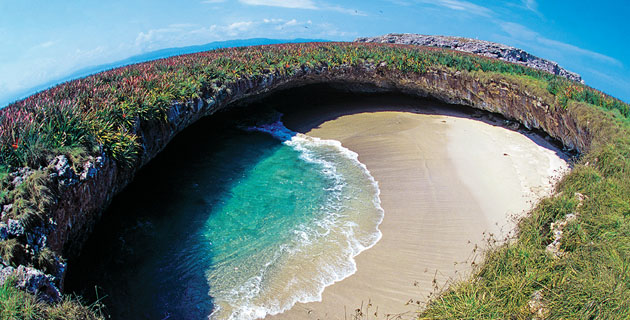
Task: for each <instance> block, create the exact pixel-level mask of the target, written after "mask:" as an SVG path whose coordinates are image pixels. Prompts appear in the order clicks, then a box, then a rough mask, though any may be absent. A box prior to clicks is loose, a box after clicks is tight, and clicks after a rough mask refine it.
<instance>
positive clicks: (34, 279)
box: [0, 264, 61, 302]
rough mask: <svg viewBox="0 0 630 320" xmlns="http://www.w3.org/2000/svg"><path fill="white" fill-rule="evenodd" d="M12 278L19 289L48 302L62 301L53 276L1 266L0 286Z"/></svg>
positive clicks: (29, 269)
mask: <svg viewBox="0 0 630 320" xmlns="http://www.w3.org/2000/svg"><path fill="white" fill-rule="evenodd" d="M9 278H12V279H13V280H14V281H15V286H16V287H17V288H18V289H22V290H25V291H26V292H29V293H31V294H34V295H36V296H37V297H38V298H39V299H42V300H43V301H46V302H58V301H60V300H61V292H60V291H59V289H58V288H57V286H56V285H55V280H56V279H55V278H54V277H53V276H51V275H47V274H44V273H43V272H41V271H39V270H37V269H35V268H30V267H25V266H18V267H17V268H13V267H5V266H4V265H2V264H0V286H1V285H4V283H5V281H7V280H9Z"/></svg>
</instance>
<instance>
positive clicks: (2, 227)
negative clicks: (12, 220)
mask: <svg viewBox="0 0 630 320" xmlns="http://www.w3.org/2000/svg"><path fill="white" fill-rule="evenodd" d="M8 238H9V230H8V228H7V225H6V223H0V241H4V240H7V239H8Z"/></svg>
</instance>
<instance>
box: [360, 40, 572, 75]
mask: <svg viewBox="0 0 630 320" xmlns="http://www.w3.org/2000/svg"><path fill="white" fill-rule="evenodd" d="M354 41H356V42H378V43H398V44H413V45H419V46H426V47H439V48H447V49H453V50H458V51H464V52H470V53H474V54H478V55H481V56H485V57H489V58H495V59H500V60H504V61H508V62H512V63H518V64H522V65H524V66H528V67H531V68H534V69H539V70H543V71H547V72H549V73H551V74H555V75H558V76H562V77H565V78H567V79H569V80H573V81H578V82H582V83H584V81H583V80H582V77H581V76H580V75H579V74H577V73H575V72H571V71H569V70H566V69H564V68H562V67H560V66H559V65H558V64H557V63H556V62H553V61H549V60H546V59H542V58H539V57H536V56H534V55H532V54H530V53H528V52H526V51H523V50H521V49H518V48H514V47H510V46H506V45H504V44H500V43H495V42H490V41H484V40H477V39H470V38H461V37H449V36H428V35H421V34H410V33H404V34H396V33H390V34H386V35H384V36H380V37H366V38H357V39H356V40H354Z"/></svg>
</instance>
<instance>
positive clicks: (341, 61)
mask: <svg viewBox="0 0 630 320" xmlns="http://www.w3.org/2000/svg"><path fill="white" fill-rule="evenodd" d="M313 68H319V69H322V68H327V69H331V70H352V69H362V68H372V69H376V70H377V72H379V70H385V71H387V72H389V73H388V74H389V75H390V76H392V77H401V78H408V79H414V77H417V76H419V75H425V74H428V73H438V72H442V73H449V74H457V73H462V74H464V75H466V76H470V77H473V78H474V79H475V81H477V82H479V83H480V84H496V83H502V82H507V83H510V84H515V85H517V86H519V87H520V88H523V89H524V90H525V91H527V92H529V93H532V94H533V95H535V96H536V97H538V98H539V99H541V100H542V101H543V102H545V103H546V104H548V105H550V106H551V107H552V108H553V109H555V110H567V111H568V112H569V115H570V116H571V117H573V118H574V119H575V120H576V121H577V122H578V123H581V124H586V125H585V126H583V127H587V128H588V130H589V132H588V134H589V136H591V137H592V141H590V144H589V146H588V147H589V149H588V153H587V154H585V155H584V157H583V158H582V159H581V161H580V162H579V163H578V164H577V165H576V167H575V169H574V170H573V172H572V173H571V174H570V175H568V176H567V177H566V178H565V179H564V180H563V181H562V183H561V184H560V186H559V189H558V192H557V194H556V196H555V197H553V198H550V199H546V200H544V201H542V202H541V203H540V204H539V205H538V206H537V207H536V208H535V210H534V211H533V212H532V214H531V215H530V216H528V217H526V218H524V219H523V220H522V221H521V222H520V224H519V232H518V235H517V238H516V241H509V242H508V243H507V244H505V245H503V246H498V247H494V248H493V249H492V250H490V251H488V252H487V253H486V257H485V263H483V264H482V265H481V266H477V267H476V269H475V276H474V277H472V278H471V279H470V280H468V281H465V282H460V283H457V284H455V285H453V286H452V287H451V288H450V289H448V290H447V291H445V292H444V293H443V294H442V295H441V296H439V297H438V298H436V299H434V300H433V301H432V302H431V303H430V304H429V305H428V307H427V309H426V310H425V311H424V312H423V313H422V314H421V315H420V316H421V317H434V318H527V317H530V316H531V313H530V310H529V308H528V302H529V300H530V296H531V295H532V294H533V293H534V292H535V291H538V290H542V291H541V292H542V293H543V300H544V303H545V305H546V308H547V310H548V314H547V315H548V316H549V317H550V318H589V317H592V318H630V313H629V312H630V311H628V310H630V308H629V307H630V306H629V305H628V301H627V300H628V299H624V297H628V296H630V291H629V290H630V289H629V288H630V280H629V272H628V265H629V264H630V261H629V258H628V257H630V254H629V253H630V252H629V250H630V248H629V245H628V244H629V243H630V241H629V240H630V235H629V233H630V220H629V219H630V217H629V216H630V205H629V203H630V201H629V200H630V199H629V197H630V176H628V175H629V174H630V173H628V171H629V170H628V169H629V168H630V164H629V163H630V162H629V161H630V160H628V159H630V141H629V139H628V137H630V135H629V134H628V133H629V132H628V130H629V128H630V120H629V118H630V107H629V106H628V104H626V103H624V102H622V101H620V100H618V99H615V98H612V97H610V96H608V95H606V94H604V93H602V92H599V91H597V90H595V89H593V88H590V87H587V86H585V85H583V84H580V83H576V82H571V81H568V80H566V79H564V78H561V77H558V76H554V75H551V74H549V73H546V72H543V71H539V70H535V69H531V68H528V67H524V66H521V65H517V64H511V63H507V62H503V61H500V60H494V59H489V58H484V57H480V56H475V55H471V54H466V53H461V52H454V51H449V50H443V49H435V48H423V47H416V46H404V45H388V44H357V43H310V44H286V45H274V46H258V47H244V48H231V49H219V50H215V51H209V52H203V53H196V54H191V55H183V56H177V57H172V58H168V59H162V60H156V61H151V62H147V63H141V64H136V65H131V66H127V67H122V68H118V69H113V70H109V71H105V72H102V73H98V74H95V75H92V76H88V77H85V78H82V79H78V80H75V81H70V82H66V83H63V84H60V85H58V86H56V87H53V88H51V89H49V90H46V91H43V92H40V93H38V94H35V95H33V96H31V97H28V98H26V99H24V100H22V101H18V102H16V103H13V104H11V105H10V106H8V107H7V108H4V109H2V110H0V205H5V204H13V208H12V209H11V210H9V211H7V212H6V213H5V216H4V219H8V218H13V219H19V220H20V221H22V222H23V223H24V224H25V225H26V227H27V229H28V228H35V227H37V226H38V225H41V224H43V223H46V221H47V220H48V218H49V217H48V216H47V213H48V210H49V208H50V206H51V205H52V204H53V203H54V201H55V197H56V195H55V194H56V192H57V190H55V189H54V188H52V187H51V186H50V183H49V177H50V173H51V171H50V169H49V168H47V165H48V164H49V163H50V161H51V160H52V159H53V158H54V157H56V156H58V155H60V154H63V155H66V157H67V158H68V159H69V162H70V165H71V166H75V167H80V166H81V165H82V164H83V162H85V160H86V159H87V158H88V157H90V156H101V155H105V156H106V157H108V158H110V159H114V160H115V161H116V163H117V164H118V166H119V167H120V168H127V169H133V168H135V167H137V166H138V165H139V163H140V159H141V158H142V156H143V154H142V152H143V148H142V147H141V145H142V143H143V141H142V137H141V136H140V133H139V128H140V124H143V123H147V122H158V123H165V122H166V121H167V118H168V110H169V108H170V107H171V106H172V105H173V103H185V102H188V101H192V100H194V99H197V98H208V97H211V96H213V95H215V94H217V93H219V92H221V91H222V90H225V89H226V88H228V87H229V86H230V85H231V84H234V83H235V82H236V81H239V80H251V81H258V80H261V79H263V78H268V77H270V76H272V75H273V76H274V77H277V76H290V75H293V74H295V73H296V72H301V71H302V70H306V69H313ZM22 167H30V168H32V170H33V171H34V173H33V174H32V175H30V176H29V177H28V178H27V179H26V181H25V182H24V183H22V184H21V185H19V186H17V187H16V186H14V185H13V184H12V183H11V182H10V180H11V176H10V174H9V173H11V172H16V171H17V170H18V169H20V168H22ZM575 193H580V194H584V195H586V196H587V198H586V200H584V203H583V205H582V206H580V207H579V208H578V202H576V201H575V199H574V198H575V197H574V194H575ZM574 211H576V212H578V219H577V220H575V221H573V222H571V223H570V224H569V225H568V226H567V232H566V233H565V235H564V237H563V240H562V244H563V247H562V249H563V250H564V251H565V252H566V255H565V256H564V257H563V258H561V259H555V258H553V257H551V256H550V255H549V254H548V253H547V252H546V250H545V247H546V245H547V244H548V243H549V242H550V241H551V237H550V234H549V233H550V232H549V224H550V223H551V222H553V221H556V220H558V219H561V218H562V217H564V215H565V214H566V213H570V212H574ZM20 241H22V240H18V239H12V240H9V241H4V242H2V243H1V246H0V253H1V254H2V257H3V259H4V260H5V261H7V262H8V263H10V264H12V265H18V264H27V265H33V266H37V267H40V268H43V269H46V268H48V267H49V266H50V264H51V261H54V260H55V258H56V257H55V255H54V253H52V252H50V251H45V249H40V251H38V252H35V254H32V255H29V254H24V253H23V252H24V250H25V245H24V244H23V243H22V242H20ZM3 290H4V291H3V294H4V296H5V297H6V303H5V304H3V307H2V308H3V309H2V312H6V314H9V316H7V317H8V318H10V317H12V316H13V315H14V314H18V313H19V312H22V315H24V317H23V318H28V317H30V314H31V312H32V311H29V310H36V311H33V312H35V314H36V313H37V312H49V311H42V310H44V309H42V308H44V307H42V306H41V305H40V304H37V303H36V302H34V300H33V301H31V300H29V299H31V298H25V297H26V296H24V295H23V294H22V293H20V292H18V291H15V290H12V289H10V288H4V289H3ZM14 296H15V297H16V298H15V299H14V298H13V297H14ZM3 301H5V299H3ZM11 301H24V302H23V303H22V305H19V303H18V302H15V303H14V304H11V303H13V302H11ZM10 302H11V303H10ZM51 308H52V307H51ZM68 308H69V309H68V310H71V309H72V308H70V307H68ZM46 310H47V309H46ZM64 310H65V309H64ZM82 310H83V309H82ZM16 312H17V313H16ZM50 312H52V311H50ZM60 312H61V311H60ZM68 312H72V311H68ZM50 314H51V313H46V315H50Z"/></svg>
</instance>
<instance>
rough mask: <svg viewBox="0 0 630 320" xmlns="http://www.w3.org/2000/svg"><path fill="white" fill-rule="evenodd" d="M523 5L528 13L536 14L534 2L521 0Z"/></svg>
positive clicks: (536, 4) (536, 5)
mask: <svg viewBox="0 0 630 320" xmlns="http://www.w3.org/2000/svg"><path fill="white" fill-rule="evenodd" d="M522 1H523V5H524V6H525V8H527V9H528V10H530V11H533V12H536V13H538V3H537V2H536V0H522Z"/></svg>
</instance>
